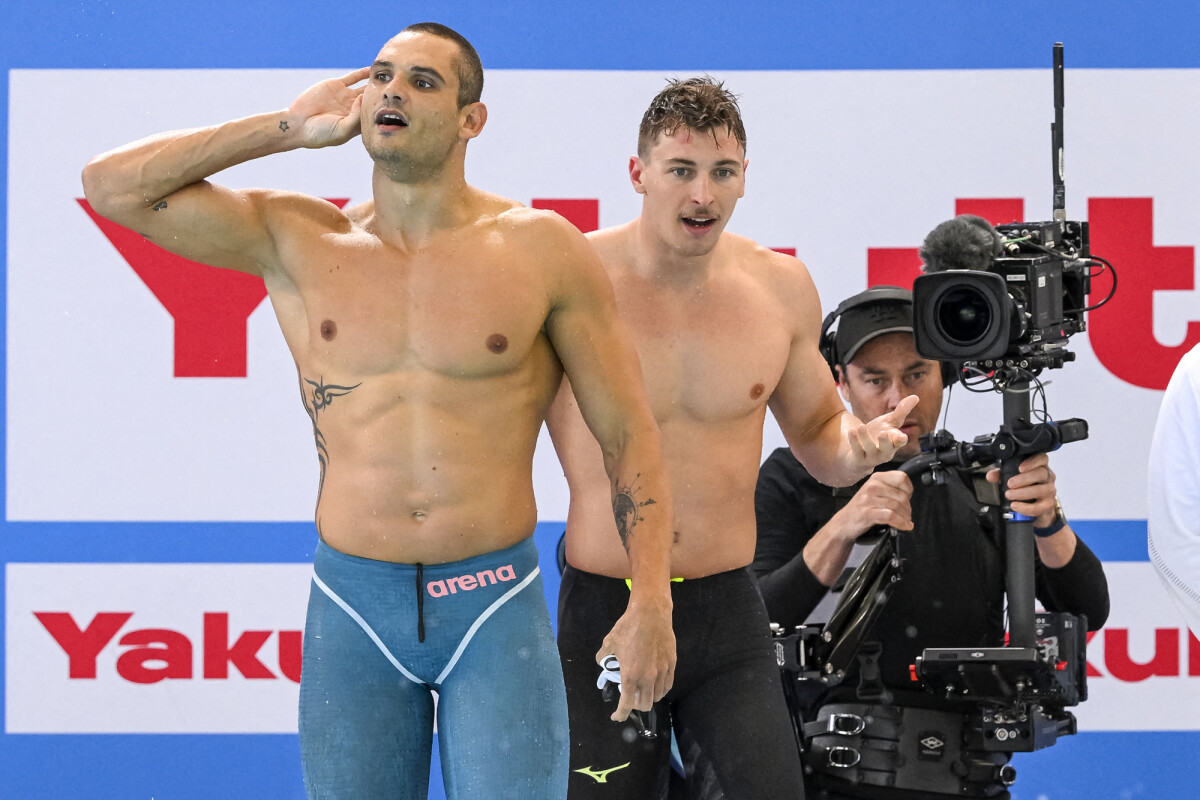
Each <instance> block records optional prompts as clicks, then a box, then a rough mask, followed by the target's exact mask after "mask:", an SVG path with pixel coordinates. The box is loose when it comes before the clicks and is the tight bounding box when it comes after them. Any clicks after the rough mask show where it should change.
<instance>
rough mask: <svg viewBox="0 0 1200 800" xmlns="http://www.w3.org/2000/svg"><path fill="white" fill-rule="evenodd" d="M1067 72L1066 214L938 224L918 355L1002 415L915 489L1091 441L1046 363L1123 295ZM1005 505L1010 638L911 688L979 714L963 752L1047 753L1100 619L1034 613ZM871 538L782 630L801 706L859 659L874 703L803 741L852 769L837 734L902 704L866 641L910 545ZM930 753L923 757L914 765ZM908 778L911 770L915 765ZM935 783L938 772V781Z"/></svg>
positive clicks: (1000, 771) (1070, 725) (936, 449)
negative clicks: (1080, 200)
mask: <svg viewBox="0 0 1200 800" xmlns="http://www.w3.org/2000/svg"><path fill="white" fill-rule="evenodd" d="M1062 78H1063V75H1062V45H1061V44H1056V45H1055V46H1054V102H1055V121H1054V124H1053V125H1052V127H1051V136H1052V151H1053V152H1052V156H1053V166H1054V175H1053V180H1054V214H1053V216H1054V219H1053V220H1052V221H1048V222H1014V223H1011V224H1005V225H999V226H997V227H992V225H991V224H989V223H988V222H987V221H985V220H983V219H981V218H979V217H973V216H969V215H963V216H959V217H956V218H954V219H952V220H949V221H947V222H944V223H942V224H941V225H939V226H938V227H937V228H935V229H934V230H933V231H932V232H931V233H930V234H929V236H928V237H927V238H926V240H925V243H924V244H923V246H922V248H921V257H922V259H923V261H924V263H925V271H926V274H925V275H922V276H921V277H918V278H917V279H916V281H915V283H914V285H913V333H914V338H915V340H916V349H917V351H918V352H919V353H920V354H921V355H922V356H924V357H925V358H930V359H937V360H940V361H950V362H957V363H958V364H960V365H961V376H962V379H963V381H962V382H963V384H964V385H965V386H966V387H967V388H971V387H972V386H974V385H977V384H980V383H982V382H988V383H990V384H991V386H992V387H994V388H995V389H996V390H998V391H1000V392H1001V393H1002V394H1003V401H1004V422H1003V424H1002V425H1001V427H1000V429H999V431H998V432H997V433H994V434H989V435H985V436H980V437H977V438H976V439H975V440H974V441H972V442H958V441H956V440H955V439H954V438H953V437H952V436H950V434H948V433H947V432H946V431H938V432H937V433H934V434H929V435H926V436H923V437H922V438H921V448H922V453H921V454H920V455H918V456H916V457H914V458H912V459H910V460H909V461H907V462H905V464H903V465H902V466H901V467H900V469H901V470H902V471H904V472H905V473H907V474H908V475H909V476H910V477H911V478H912V479H913V480H914V481H916V480H918V479H919V480H922V481H925V482H927V483H942V482H944V481H945V480H946V478H947V470H951V469H953V470H958V471H962V472H971V473H975V472H977V471H979V470H980V469H981V468H984V467H986V466H989V465H994V464H997V463H998V464H999V466H1000V485H1001V486H1003V485H1007V483H1008V480H1009V479H1010V478H1012V477H1013V476H1014V475H1016V474H1017V472H1018V467H1019V464H1020V462H1021V461H1022V460H1023V459H1024V458H1025V457H1027V456H1029V455H1032V454H1035V453H1045V452H1050V451H1052V450H1056V449H1058V447H1060V446H1061V445H1063V444H1066V443H1068V442H1073V441H1079V440H1081V439H1085V438H1087V435H1088V434H1087V422H1086V421H1085V420H1081V419H1071V420H1064V421H1060V422H1057V423H1056V422H1054V421H1051V420H1050V419H1049V416H1048V414H1047V413H1046V410H1045V407H1044V402H1045V394H1044V391H1042V390H1043V386H1042V384H1041V382H1040V381H1039V380H1038V375H1039V374H1040V373H1041V371H1042V370H1043V369H1050V368H1058V367H1062V366H1063V365H1064V364H1065V363H1067V362H1070V361H1073V360H1074V354H1073V353H1071V352H1069V351H1068V350H1067V349H1066V345H1067V341H1068V339H1069V338H1070V337H1071V336H1072V335H1074V334H1076V333H1079V332H1081V331H1083V330H1085V329H1086V320H1085V316H1084V315H1085V313H1086V312H1087V311H1090V310H1092V308H1094V307H1098V306H1099V305H1103V303H1104V302H1107V300H1108V298H1109V297H1111V296H1112V292H1115V290H1116V275H1115V273H1114V272H1112V267H1111V265H1110V264H1108V262H1107V261H1105V260H1104V259H1102V258H1098V257H1096V256H1094V255H1092V254H1091V252H1090V250H1089V241H1088V225H1087V223H1086V222H1077V221H1068V220H1067V219H1066V212H1065V203H1064V198H1065V189H1064V183H1063V173H1062V165H1063V158H1062V133H1063V119H1062V111H1063V82H1062ZM1105 269H1107V270H1108V271H1110V273H1111V274H1112V291H1110V293H1109V295H1108V297H1106V298H1105V299H1104V301H1102V302H1101V303H1099V304H1098V305H1097V306H1094V307H1091V308H1090V307H1088V305H1087V297H1088V294H1089V293H1090V290H1091V279H1092V278H1093V277H1095V276H1096V275H1098V274H1099V272H1100V271H1103V270H1105ZM1031 383H1032V384H1033V387H1032V389H1031ZM1039 392H1040V393H1041V395H1042V403H1043V406H1042V408H1041V410H1040V413H1039V419H1040V421H1038V422H1033V421H1031V417H1032V416H1033V414H1032V410H1031V404H1032V400H1033V397H1034V396H1035V395H1036V394H1038V393H1039ZM999 508H1000V510H1001V512H1002V515H1003V520H1004V537H1005V595H1006V599H1007V602H1008V608H1007V615H1008V622H1009V626H1008V632H1007V644H1006V645H1005V646H995V647H968V648H927V649H925V650H924V651H923V652H922V654H921V655H920V656H919V657H917V659H916V663H914V664H913V665H912V667H911V670H912V675H913V678H914V680H917V681H919V683H920V684H921V685H922V686H923V687H924V688H925V689H926V690H927V691H929V692H932V693H933V694H935V695H938V696H940V697H941V698H942V699H943V700H946V701H950V702H951V704H953V705H954V706H955V707H956V708H962V709H963V712H964V714H965V715H966V716H967V717H973V719H974V722H973V723H971V724H969V725H967V726H966V727H964V728H963V730H962V737H963V741H964V742H967V740H969V743H964V744H963V748H964V752H965V751H966V750H970V751H972V752H975V753H978V752H990V753H991V754H994V755H999V754H1003V753H1012V752H1020V751H1031V750H1038V749H1041V748H1043V747H1048V746H1050V745H1052V744H1054V743H1055V741H1056V740H1057V738H1058V737H1059V736H1061V735H1067V734H1073V733H1075V732H1076V725H1075V718H1074V716H1073V715H1072V714H1071V713H1070V712H1069V711H1067V710H1066V709H1067V708H1068V707H1070V706H1074V705H1076V704H1078V703H1079V702H1081V701H1083V700H1085V699H1086V698H1087V682H1086V678H1087V673H1086V655H1085V648H1086V642H1087V620H1086V619H1085V618H1083V617H1076V616H1073V615H1071V614H1065V613H1039V612H1037V611H1036V610H1035V597H1034V561H1035V555H1034V554H1035V544H1034V534H1033V521H1032V520H1031V519H1029V518H1026V517H1023V516H1022V515H1021V514H1018V513H1016V512H1014V511H1013V510H1012V508H1011V505H1010V503H1009V502H1008V501H1007V500H1004V499H1003V496H1002V495H1001V500H1000V503H999ZM874 533H875V534H876V536H875V538H876V539H877V541H876V544H875V546H874V549H873V550H872V552H871V553H870V555H868V556H867V558H866V559H865V560H864V561H863V562H862V564H861V565H860V566H859V567H858V568H857V569H856V570H855V572H854V574H853V575H852V576H851V578H850V579H849V581H848V582H847V584H846V588H845V589H844V590H843V593H842V597H841V599H840V601H839V602H838V605H837V607H836V608H835V610H834V611H833V614H832V616H831V617H830V618H829V621H828V622H827V623H825V624H824V625H805V626H800V627H799V628H797V629H796V630H795V631H782V630H776V658H777V660H778V662H779V665H780V667H781V668H782V669H783V670H784V672H785V673H786V674H790V675H791V676H793V678H794V679H793V680H791V681H786V680H785V691H787V692H788V694H789V703H790V704H791V705H792V707H793V709H801V708H803V707H804V706H805V704H806V703H808V702H809V701H808V700H807V699H805V698H802V697H801V694H802V693H804V694H805V695H806V697H807V695H808V694H815V695H816V696H818V697H819V696H822V695H823V694H824V690H826V689H828V688H831V687H833V686H836V685H838V684H839V683H841V682H842V681H843V680H844V679H845V678H846V676H847V674H848V669H849V667H851V666H852V665H853V664H854V663H855V662H856V661H857V663H858V665H859V670H858V671H859V686H858V689H857V690H856V696H857V698H858V699H859V701H861V702H862V703H867V704H872V703H873V704H875V705H866V706H860V707H852V706H846V705H844V704H843V705H842V706H837V704H833V706H834V707H832V708H831V705H830V704H825V705H822V706H821V710H820V713H819V714H818V718H817V719H816V720H815V721H812V722H810V721H808V719H807V717H805V718H804V721H803V724H800V723H797V725H798V727H797V734H798V736H799V737H800V738H801V739H802V740H805V741H809V740H811V741H812V742H813V743H814V744H813V746H814V747H816V746H818V744H817V743H818V739H820V738H821V737H824V739H826V740H833V741H834V742H835V744H834V745H829V744H828V741H826V742H824V743H822V744H820V745H819V746H820V747H824V748H825V750H824V756H823V757H825V758H827V759H828V761H829V764H830V765H831V766H833V767H836V768H843V769H846V770H849V769H851V768H859V767H860V766H861V765H860V762H859V760H858V758H860V757H862V758H865V756H864V755H863V750H862V748H859V749H856V750H854V753H855V756H854V759H853V763H850V761H845V763H839V759H841V760H845V759H846V758H847V756H846V755H845V753H843V752H842V751H847V752H848V751H849V750H850V749H853V748H847V747H844V746H839V745H837V744H836V742H837V741H838V737H839V736H843V737H846V740H848V739H849V738H851V737H854V736H860V735H865V734H863V730H864V727H863V725H862V724H860V723H862V717H861V714H864V713H865V714H868V715H876V714H879V713H885V714H886V713H891V711H892V708H891V707H890V706H889V705H888V704H889V703H890V702H891V699H890V698H891V694H890V692H889V691H888V689H887V687H885V686H883V684H882V683H881V682H879V681H878V677H879V675H878V668H877V659H878V655H879V651H878V644H877V643H875V642H868V641H866V639H867V637H868V636H869V634H870V631H871V626H872V624H873V622H874V620H875V619H876V618H877V617H878V615H879V612H880V610H881V609H882V606H883V604H884V603H886V602H887V600H888V597H889V596H890V594H891V593H892V591H893V589H894V587H895V585H896V583H897V581H900V580H902V579H903V572H904V558H903V557H902V548H903V539H904V536H903V535H902V534H897V532H896V531H895V530H892V529H880V530H878V531H876V532H874ZM865 538H871V536H870V535H868V537H865ZM872 675H874V679H875V683H874V684H872V682H871V681H872ZM859 708H866V709H868V711H860V710H858V709H859ZM806 710H811V706H810V707H809V709H806ZM901 710H902V711H904V712H905V713H907V712H908V709H907V708H905V709H901ZM922 713H925V712H924V711H918V712H916V713H915V714H914V715H913V718H912V720H911V723H912V724H916V725H923V724H924V718H923V717H920V714H922ZM847 720H849V722H847ZM794 721H795V720H794ZM889 724H890V723H889ZM801 728H802V729H801ZM889 735H890V734H889ZM918 746H920V747H924V743H923V742H918ZM868 749H869V748H868ZM924 756H925V754H924V752H922V753H920V754H919V755H918V758H917V760H918V761H920V760H923V759H924ZM964 759H965V760H964V761H962V762H961V763H970V764H972V765H974V766H973V767H971V769H974V768H975V767H979V769H980V770H982V773H981V774H986V775H988V776H991V777H988V778H986V779H984V780H985V782H986V781H987V780H996V781H999V782H1000V783H1004V784H1008V783H1011V780H1012V779H1013V777H1015V772H1014V771H1013V770H1012V769H1011V767H1008V766H1007V764H1006V761H993V760H989V759H986V758H985V759H983V760H980V759H979V758H977V757H975V756H970V757H964ZM906 763H907V762H906ZM870 769H877V768H876V767H871V768H870ZM934 772H936V770H935V771H934ZM898 774H901V777H905V776H906V775H907V773H904V770H900V773H898ZM925 777H926V779H929V780H935V779H936V775H935V774H934V773H928V774H927V775H926V776H925ZM960 777H961V776H960ZM918 783H919V782H918ZM951 784H953V782H952V781H951ZM897 785H898V784H897ZM914 785H915V784H914Z"/></svg>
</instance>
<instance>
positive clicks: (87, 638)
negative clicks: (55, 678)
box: [34, 611, 133, 678]
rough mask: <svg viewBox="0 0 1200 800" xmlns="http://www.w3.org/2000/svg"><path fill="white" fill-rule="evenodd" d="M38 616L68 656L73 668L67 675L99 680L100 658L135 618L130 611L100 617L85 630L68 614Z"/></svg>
mask: <svg viewBox="0 0 1200 800" xmlns="http://www.w3.org/2000/svg"><path fill="white" fill-rule="evenodd" d="M34 616H35V617H37V619H38V622H40V623H42V626H43V627H44V628H45V629H46V631H47V632H49V634H50V635H51V636H53V637H54V641H56V642H58V646H59V647H61V648H62V649H63V652H64V653H66V654H67V662H68V664H69V665H70V666H69V667H68V669H67V675H68V676H69V677H72V678H95V677H96V657H97V656H99V655H100V651H101V650H103V649H104V648H105V646H106V645H107V644H108V643H109V642H111V641H112V638H113V637H114V636H116V635H117V631H119V630H121V626H123V625H124V624H125V623H126V622H128V621H129V618H130V617H132V616H133V614H132V612H127V611H121V612H113V611H110V612H106V613H100V614H97V615H96V616H95V617H93V618H92V621H91V622H90V623H88V626H87V627H86V628H84V629H83V630H80V629H79V626H78V625H76V624H75V620H74V619H73V618H72V617H71V615H70V614H68V613H66V612H65V611H38V612H35V613H34Z"/></svg>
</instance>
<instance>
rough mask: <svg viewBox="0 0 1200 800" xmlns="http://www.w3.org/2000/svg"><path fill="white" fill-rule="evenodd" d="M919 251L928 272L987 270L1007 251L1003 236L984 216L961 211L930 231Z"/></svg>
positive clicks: (923, 268)
mask: <svg viewBox="0 0 1200 800" xmlns="http://www.w3.org/2000/svg"><path fill="white" fill-rule="evenodd" d="M918 252H919V253H920V255H921V261H922V262H923V266H922V267H921V269H922V271H924V272H941V271H943V270H947V269H976V270H987V269H990V268H991V266H992V261H993V260H994V259H995V258H996V257H997V256H999V255H1000V254H1001V253H1002V252H1003V239H1002V237H1001V236H1000V233H999V232H998V231H997V230H996V229H995V228H993V227H992V224H991V223H990V222H988V221H987V220H986V219H984V218H983V217H977V216H975V215H974V214H959V215H958V216H957V217H954V218H953V219H948V220H946V221H945V222H943V223H942V224H940V225H938V226H937V227H936V228H934V229H933V230H932V231H930V232H929V235H928V236H926V237H925V241H924V242H923V243H922V244H921V248H920V250H919V251H918Z"/></svg>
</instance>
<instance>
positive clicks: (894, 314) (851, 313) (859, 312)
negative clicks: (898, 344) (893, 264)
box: [835, 287, 913, 364]
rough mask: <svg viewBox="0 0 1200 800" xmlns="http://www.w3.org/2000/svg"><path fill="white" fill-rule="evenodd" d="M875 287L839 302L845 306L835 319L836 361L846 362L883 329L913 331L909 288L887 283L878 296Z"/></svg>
mask: <svg viewBox="0 0 1200 800" xmlns="http://www.w3.org/2000/svg"><path fill="white" fill-rule="evenodd" d="M881 288H884V287H876V288H875V289H868V290H867V291H865V292H862V293H860V294H856V295H855V296H854V297H851V298H848V299H847V300H846V301H845V302H844V303H842V306H843V307H845V308H846V310H845V311H843V312H842V314H841V319H839V320H838V327H837V331H836V333H835V336H836V337H837V352H838V361H839V362H840V363H842V364H849V363H850V362H851V361H853V360H854V356H855V355H857V354H858V351H859V350H861V349H862V346H863V345H864V344H866V343H867V342H869V341H871V340H872V339H874V338H875V337H876V336H883V335H884V334H885V333H910V334H911V333H912V332H913V322H912V315H913V303H912V292H910V291H908V290H907V289H900V288H898V287H886V288H887V289H889V290H890V291H888V293H887V294H888V296H887V297H885V298H878V299H876V298H877V297H878V295H879V294H880V292H879V289H881Z"/></svg>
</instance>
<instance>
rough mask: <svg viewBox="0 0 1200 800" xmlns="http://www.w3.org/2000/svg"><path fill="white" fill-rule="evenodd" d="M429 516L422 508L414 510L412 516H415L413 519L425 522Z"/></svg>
mask: <svg viewBox="0 0 1200 800" xmlns="http://www.w3.org/2000/svg"><path fill="white" fill-rule="evenodd" d="M427 516H428V514H426V513H425V512H424V511H421V510H417V511H414V512H412V518H413V519H414V520H415V521H416V522H424V521H425V518H426V517H427Z"/></svg>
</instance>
